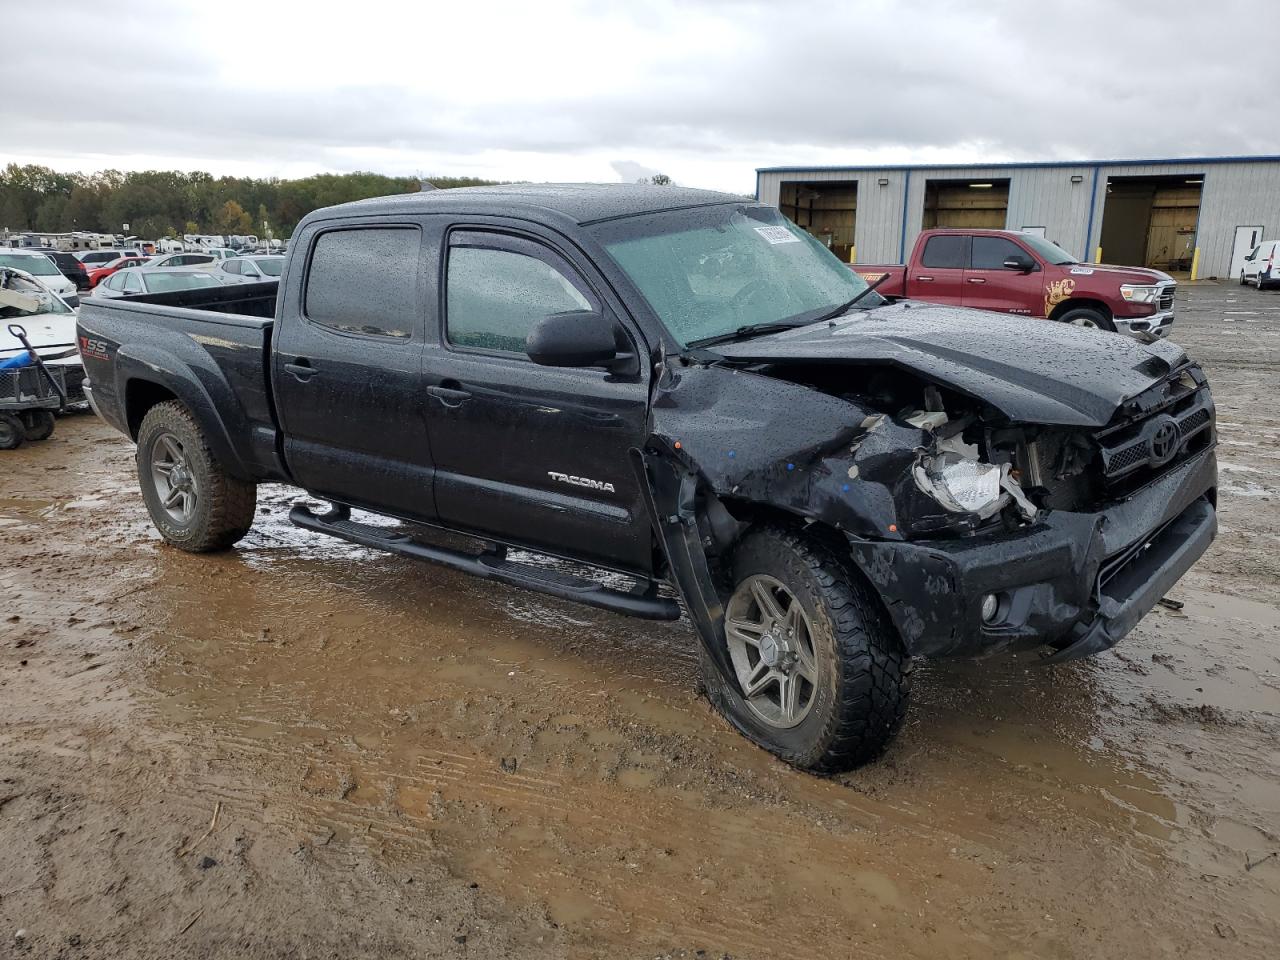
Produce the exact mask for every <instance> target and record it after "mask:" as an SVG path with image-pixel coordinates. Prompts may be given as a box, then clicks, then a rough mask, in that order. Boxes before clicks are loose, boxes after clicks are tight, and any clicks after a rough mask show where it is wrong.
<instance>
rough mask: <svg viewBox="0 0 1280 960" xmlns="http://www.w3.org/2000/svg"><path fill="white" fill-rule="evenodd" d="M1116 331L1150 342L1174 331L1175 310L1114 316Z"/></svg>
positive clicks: (1113, 321)
mask: <svg viewBox="0 0 1280 960" xmlns="http://www.w3.org/2000/svg"><path fill="white" fill-rule="evenodd" d="M1111 322H1112V323H1114V324H1115V328H1116V333H1124V334H1128V335H1129V336H1131V337H1135V338H1137V339H1138V340H1143V341H1145V342H1148V343H1149V342H1150V341H1152V340H1157V339H1161V338H1163V337H1167V336H1168V335H1169V334H1170V333H1171V332H1172V331H1173V311H1172V310H1165V311H1162V312H1161V313H1153V314H1152V315H1151V316H1149V317H1114V318H1112V321H1111Z"/></svg>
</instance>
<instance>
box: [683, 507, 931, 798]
mask: <svg viewBox="0 0 1280 960" xmlns="http://www.w3.org/2000/svg"><path fill="white" fill-rule="evenodd" d="M733 583H734V590H733V593H732V595H731V596H730V598H729V602H728V604H727V605H726V607H725V639H726V642H727V644H728V648H729V657H730V660H731V662H732V665H733V669H734V673H735V674H736V677H737V681H738V682H737V685H736V686H735V685H733V684H731V683H729V682H727V681H726V680H725V679H724V678H723V677H721V675H720V673H719V671H717V670H716V668H715V667H714V665H712V664H711V662H710V659H709V658H708V657H706V656H704V657H703V667H702V669H703V679H704V682H705V685H706V689H707V693H708V696H709V697H710V699H711V702H712V704H714V705H715V707H716V709H718V710H719V711H720V712H721V713H722V714H724V716H725V717H726V718H727V719H728V720H729V722H730V723H732V724H733V725H734V726H735V727H736V728H737V729H738V730H739V731H741V732H742V733H743V734H744V735H746V736H747V737H748V738H750V739H751V740H753V741H754V742H755V743H757V744H759V745H760V746H762V747H764V748H765V749H766V750H769V751H771V752H772V753H775V754H777V755H778V756H779V757H781V758H782V759H783V760H786V761H787V762H788V763H792V764H795V765H796V766H798V767H802V768H805V769H808V770H812V771H814V772H818V773H834V772H836V771H840V770H847V769H849V768H851V767H856V766H858V765H860V764H863V763H866V762H867V761H869V760H872V759H874V758H875V757H876V756H878V755H879V754H880V753H881V752H883V750H884V749H885V747H886V746H887V745H888V744H889V743H890V741H892V740H893V738H894V736H895V735H896V734H897V732H898V730H899V729H900V728H901V726H902V722H903V719H904V718H905V716H906V710H907V700H908V695H909V692H910V685H911V684H910V680H911V657H910V655H909V654H908V653H907V652H906V651H905V650H904V649H903V647H902V644H901V641H900V640H899V638H898V635H897V632H896V631H895V630H894V628H893V625H892V623H890V621H889V619H888V617H887V615H886V614H885V612H884V610H883V609H882V608H881V606H880V602H879V599H878V598H877V597H876V596H875V594H874V593H873V592H872V591H871V589H870V587H868V586H867V585H866V584H865V583H864V582H863V581H862V580H861V578H860V576H859V575H858V573H857V572H856V571H855V570H852V569H850V567H849V566H848V565H847V564H845V563H844V562H842V561H841V560H840V558H838V557H837V556H835V554H833V553H832V552H831V551H830V550H828V549H827V548H826V547H825V546H824V545H822V544H821V543H819V542H817V541H815V540H811V539H809V538H806V537H802V536H800V535H798V534H796V533H793V532H791V531H788V530H782V529H764V530H760V531H758V532H755V533H752V534H749V535H748V536H747V537H746V538H745V539H744V540H743V541H742V543H741V544H740V545H739V547H738V549H737V550H736V552H735V554H734V558H733Z"/></svg>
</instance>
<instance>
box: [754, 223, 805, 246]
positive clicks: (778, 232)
mask: <svg viewBox="0 0 1280 960" xmlns="http://www.w3.org/2000/svg"><path fill="white" fill-rule="evenodd" d="M756 233H758V234H760V236H762V237H764V238H765V239H766V240H768V241H769V242H770V243H799V242H800V238H799V237H797V236H796V235H795V234H794V233H792V232H791V231H790V230H788V229H787V228H786V227H756Z"/></svg>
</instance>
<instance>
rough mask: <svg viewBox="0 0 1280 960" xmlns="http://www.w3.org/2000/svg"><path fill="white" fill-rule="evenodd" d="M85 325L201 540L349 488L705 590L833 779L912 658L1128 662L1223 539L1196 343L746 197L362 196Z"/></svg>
mask: <svg viewBox="0 0 1280 960" xmlns="http://www.w3.org/2000/svg"><path fill="white" fill-rule="evenodd" d="M79 344H80V349H81V353H82V355H83V359H84V366H85V369H86V371H87V374H88V377H89V382H88V384H87V385H86V393H87V394H88V395H89V396H90V397H91V400H92V403H93V406H94V408H95V409H96V410H97V412H98V413H99V414H100V415H101V416H102V417H104V418H105V419H106V420H107V421H108V422H110V423H111V424H113V425H114V426H115V427H117V428H118V429H120V430H121V431H123V432H124V433H126V434H128V435H129V436H130V437H131V438H133V439H134V440H135V441H136V442H137V462H138V478H139V482H140V485H141V488H142V495H143V497H144V499H145V501H146V505H147V508H148V510H149V511H150V513H151V516H152V518H153V519H154V521H155V524H156V527H157V528H158V529H159V531H160V534H161V536H162V537H163V538H164V539H165V540H166V541H168V542H169V543H171V544H173V545H175V546H177V547H181V548H183V549H186V550H191V551H206V550H216V549H220V548H226V547H229V546H231V545H232V544H234V543H235V542H236V541H237V540H239V539H240V538H241V537H243V536H244V535H245V533H246V531H248V529H249V527H250V524H251V523H252V522H253V517H254V510H255V484H258V483H262V482H267V481H273V482H283V483H288V484H294V485H296V486H298V487H300V488H302V489H303V490H305V491H307V492H308V493H309V494H310V495H312V496H313V497H315V498H318V499H320V500H322V501H326V502H328V503H329V504H331V506H330V507H329V508H328V509H327V510H326V511H324V512H317V511H313V510H312V509H310V508H308V507H306V506H304V505H299V506H296V507H295V508H294V509H293V511H292V513H291V514H290V517H291V519H292V521H293V522H294V523H296V524H298V525H300V526H302V527H305V528H306V529H308V530H313V531H318V532H321V533H326V534H331V535H333V536H335V537H340V538H342V539H345V540H349V541H354V542H356V543H360V544H364V545H367V546H370V547H376V548H380V549H384V550H389V551H394V552H397V553H400V554H406V555H409V556H413V557H420V558H423V559H427V560H432V561H435V562H438V563H443V564H446V565H448V566H450V567H453V568H456V569H460V570H464V571H467V572H470V573H473V574H476V575H479V576H482V577H487V578H489V579H492V580H496V581H498V582H501V583H504V584H509V585H513V586H517V587H522V588H526V589H530V590H538V591H543V592H546V593H549V594H554V595H556V596H560V597H567V598H571V599H574V600H578V601H581V602H583V603H587V604H591V605H593V606H596V607H602V608H604V609H607V610H613V611H617V612H619V613H625V614H631V615H635V616H641V617H650V618H655V619H675V618H677V617H678V616H679V615H680V612H681V608H682V607H683V610H684V612H685V613H686V614H687V615H688V618H689V620H690V621H691V623H692V625H693V627H694V629H695V631H696V633H697V636H698V638H699V639H700V642H701V649H702V664H703V667H702V669H703V676H704V681H705V686H706V689H707V692H708V695H709V697H710V699H711V701H712V702H713V703H714V704H715V706H716V707H717V708H718V709H719V710H720V711H721V712H722V713H723V714H724V716H725V717H727V718H728V720H729V721H730V722H731V723H732V724H734V726H736V727H737V728H738V729H739V730H740V731H742V733H744V734H745V735H746V736H748V737H750V738H751V739H752V740H754V741H755V742H757V743H759V744H761V745H762V746H764V747H766V748H767V749H769V750H772V751H773V752H775V753H776V754H778V755H779V756H781V757H783V758H785V759H786V760H788V761H790V762H792V763H794V764H797V765H799V766H802V767H806V768H809V769H813V770H819V771H831V770H837V769H842V768H847V767H849V766H852V765H856V764H858V763H861V762H864V761H866V760H867V759H869V758H871V757H873V756H875V755H876V754H877V753H878V752H880V751H881V750H882V749H883V748H884V747H885V745H886V744H887V743H888V742H889V741H890V740H891V738H892V737H893V736H894V734H895V732H896V731H897V730H898V729H899V727H900V726H901V724H902V721H903V717H904V714H905V710H906V703H907V696H908V689H909V683H910V674H911V663H912V658H913V657H917V656H924V657H945V656H973V655H977V654H983V653H989V652H993V651H998V650H1013V649H1035V648H1040V649H1041V650H1042V651H1043V652H1044V654H1045V659H1046V660H1048V661H1049V662H1058V661H1062V660H1067V659H1072V658H1075V657H1080V656H1085V655H1088V654H1092V653H1095V652H1098V651H1101V650H1105V649H1107V648H1109V647H1111V646H1113V645H1114V644H1115V643H1116V642H1117V641H1119V640H1120V638H1121V637H1123V636H1124V635H1125V634H1126V633H1127V632H1128V631H1129V630H1130V629H1131V628H1132V627H1133V626H1134V625H1135V624H1136V623H1137V622H1138V620H1139V619H1140V618H1141V617H1142V616H1143V615H1144V614H1146V613H1147V612H1148V611H1149V610H1150V609H1151V608H1152V606H1154V605H1155V603H1156V602H1157V601H1158V600H1159V599H1160V597H1161V596H1162V595H1163V593H1164V592H1165V591H1166V590H1167V589H1168V588H1169V587H1171V586H1172V585H1173V584H1174V583H1175V582H1176V581H1177V580H1178V578H1179V577H1181V576H1182V575H1183V574H1184V573H1185V572H1186V571H1187V569H1188V568H1189V567H1190V566H1191V565H1192V564H1193V563H1194V562H1195V560H1196V559H1197V558H1198V557H1199V556H1200V554H1201V553H1203V552H1204V550H1205V549H1206V548H1207V547H1208V545H1209V542H1210V541H1211V540H1212V538H1213V536H1214V534H1215V531H1216V514H1215V501H1216V486H1217V468H1216V463H1215V454H1214V450H1215V446H1216V433H1215V422H1214V407H1213V400H1212V397H1211V396H1210V392H1209V387H1208V386H1207V384H1206V382H1205V377H1204V374H1203V373H1202V372H1201V370H1200V368H1199V367H1198V366H1197V365H1196V364H1195V363H1193V362H1191V361H1189V360H1188V359H1187V357H1186V355H1185V354H1184V353H1183V351H1182V349H1181V348H1180V347H1178V346H1176V345H1174V344H1172V343H1168V342H1158V343H1153V344H1150V345H1143V344H1140V343H1138V342H1136V341H1133V340H1130V339H1128V338H1122V337H1116V336H1111V335H1107V334H1104V333H1099V332H1096V331H1091V330H1084V329H1079V328H1076V327H1071V326H1064V325H1060V324H1052V323H1047V322H1045V321H1040V320H1032V319H1021V318H1016V317H1007V316H1000V317H998V318H996V317H994V316H993V315H992V314H988V313H983V312H979V311H974V310H966V309H960V308H956V307H943V306H937V305H930V304H922V303H914V302H910V301H903V302H896V303H889V302H887V301H885V300H884V299H882V298H881V297H880V296H879V295H878V294H876V293H875V292H874V291H873V290H871V289H869V288H868V287H867V284H866V283H865V281H863V280H862V279H861V278H860V277H859V276H858V275H857V274H856V273H854V272H852V271H850V270H848V269H847V268H846V267H845V266H844V265H843V264H842V263H840V262H839V261H838V260H837V259H836V258H835V257H834V256H832V255H831V254H830V253H829V252H828V251H827V250H826V249H825V248H824V247H822V246H821V245H820V244H818V243H817V242H816V241H815V240H813V238H811V237H810V236H809V235H808V234H806V233H805V232H804V231H802V230H799V229H797V228H796V227H794V226H793V225H791V224H790V223H789V222H788V221H786V220H785V219H784V218H783V217H782V216H781V215H780V214H779V212H778V211H777V210H776V209H774V208H772V207H768V206H763V205H760V204H757V203H755V202H753V201H750V200H745V199H743V198H740V197H733V196H729V195H725V194H717V193H709V192H704V191H694V190H683V189H677V188H671V187H667V188H663V187H645V186H625V185H617V186H589V185H578V186H554V185H546V186H510V187H494V188H479V189H467V190H448V191H437V192H432V193H423V194H414V195H407V196H401V197H388V198H383V199H376V200H366V201H361V202H358V203H351V204H346V205H343V206H338V207H332V208H329V209H325V210H320V211H317V212H315V213H313V214H311V215H310V216H308V217H307V218H306V219H305V220H304V222H303V223H302V224H301V225H300V226H299V228H298V230H297V232H296V233H295V234H294V242H293V243H292V244H291V245H290V249H289V259H288V262H287V264H286V266H285V269H284V272H283V274H282V276H281V278H280V280H279V282H278V284H276V283H267V284H245V285H238V286H232V287H225V288H221V289H216V290H203V289H202V290H195V291H184V292H180V293H174V294H161V295H152V296H141V297H130V298H124V299H118V300H111V301H97V300H94V299H92V298H90V299H89V300H87V301H86V303H85V306H84V307H83V308H82V309H81V312H80V319H79ZM353 508H354V509H357V510H361V511H370V512H373V513H376V514H381V515H384V516H386V517H392V518H397V519H399V520H400V521H403V522H402V523H400V524H396V525H392V526H388V525H387V524H386V523H385V522H383V523H380V524H379V523H366V522H360V521H359V520H358V519H353V518H352V514H351V511H352V509H353ZM438 531H448V532H449V533H450V534H451V535H452V534H457V533H462V534H466V535H467V538H463V539H462V542H463V543H465V544H472V545H473V546H472V547H470V548H468V547H465V546H459V545H458V543H459V540H460V538H458V537H457V536H448V537H441V536H439V535H438ZM511 548H518V551H519V552H517V553H514V554H509V552H508V551H509V549H511ZM531 554H532V555H533V556H532V557H531ZM542 557H549V558H557V559H555V560H554V561H552V560H546V561H543V560H542V559H540V558H542ZM565 561H568V562H567V563H566V562H565Z"/></svg>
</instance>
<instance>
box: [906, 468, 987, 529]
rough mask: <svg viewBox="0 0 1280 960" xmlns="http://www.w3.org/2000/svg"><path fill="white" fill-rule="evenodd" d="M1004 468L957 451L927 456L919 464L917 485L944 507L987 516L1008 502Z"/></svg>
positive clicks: (983, 516)
mask: <svg viewBox="0 0 1280 960" xmlns="http://www.w3.org/2000/svg"><path fill="white" fill-rule="evenodd" d="M1002 473H1003V470H1002V468H1001V467H998V466H995V465H994V464H990V463H983V462H981V461H980V460H970V459H969V458H968V457H962V456H960V455H959V454H955V453H943V454H939V455H938V456H936V457H926V458H925V459H923V460H921V461H920V462H919V463H917V464H916V466H915V478H916V484H917V486H919V487H920V489H921V490H923V491H924V492H925V493H927V494H928V495H929V496H930V497H932V498H933V499H934V500H936V501H937V502H938V503H940V504H941V505H942V506H943V508H944V509H946V510H950V511H952V512H953V513H976V514H977V515H978V516H980V517H982V518H983V519H985V518H987V517H989V516H991V515H992V514H993V513H995V512H996V511H997V510H999V509H1000V508H1001V507H1002V506H1003V505H1004V503H1005V502H1007V501H1006V499H1005V496H1004V491H1003V490H1002V489H1001V482H1000V481H1001V480H1002V479H1003V478H1002Z"/></svg>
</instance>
